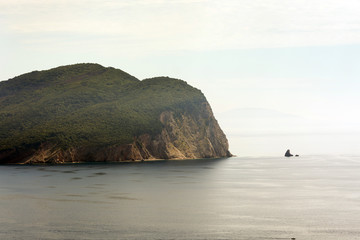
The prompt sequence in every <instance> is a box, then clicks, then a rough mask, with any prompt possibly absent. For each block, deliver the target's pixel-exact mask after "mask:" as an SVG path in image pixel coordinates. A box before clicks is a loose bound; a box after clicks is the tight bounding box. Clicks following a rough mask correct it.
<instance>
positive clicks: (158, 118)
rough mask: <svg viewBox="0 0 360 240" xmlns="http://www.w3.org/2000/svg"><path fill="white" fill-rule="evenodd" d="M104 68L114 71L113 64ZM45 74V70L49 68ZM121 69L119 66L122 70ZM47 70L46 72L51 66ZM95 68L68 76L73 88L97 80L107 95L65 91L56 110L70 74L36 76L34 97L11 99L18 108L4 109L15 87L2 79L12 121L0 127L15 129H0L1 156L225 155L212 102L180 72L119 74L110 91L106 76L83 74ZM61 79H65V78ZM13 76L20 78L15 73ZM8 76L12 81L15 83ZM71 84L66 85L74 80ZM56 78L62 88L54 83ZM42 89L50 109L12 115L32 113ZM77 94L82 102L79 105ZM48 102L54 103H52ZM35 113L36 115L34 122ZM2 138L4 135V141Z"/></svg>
mask: <svg viewBox="0 0 360 240" xmlns="http://www.w3.org/2000/svg"><path fill="white" fill-rule="evenodd" d="M77 67H78V66H77ZM87 67H88V68H89V66H87ZM90 67H91V66H90ZM81 69H82V68H81ZM82 70H83V69H82ZM100 70H101V71H100ZM100 70H99V67H98V66H96V74H97V73H98V72H101V73H105V74H106V72H107V71H108V70H107V69H105V68H102V67H100ZM110 70H111V71H112V72H114V70H113V69H110ZM72 71H74V70H72ZM77 71H79V70H78V69H77ZM118 71H119V70H118ZM50 73H52V72H50ZM36 74H37V75H39V74H40V76H41V73H38V72H36ZM46 74H48V75H49V71H47V72H46ZM116 74H118V73H116ZM121 74H122V75H124V74H125V73H124V72H121ZM50 75H51V76H52V75H53V73H52V74H50ZM78 75H79V74H78ZM93 75H95V74H93V73H91V72H90V73H88V72H87V73H86V74H82V75H80V76H82V77H79V76H78V77H76V78H70V79H72V81H75V82H76V81H79V80H80V85H81V87H80V88H79V91H81V90H82V92H81V94H83V95H85V93H86V91H89V92H92V93H93V90H92V89H90V90H88V89H87V88H84V87H82V86H88V85H90V84H94V82H96V83H97V85H96V88H97V89H96V90H97V91H100V92H101V91H105V92H106V93H107V94H113V97H111V98H110V97H108V98H107V99H105V100H103V99H100V100H97V102H90V101H93V99H99V97H98V96H97V95H95V96H92V97H91V98H81V99H80V98H76V97H74V96H71V97H73V99H72V100H71V101H69V103H68V104H69V105H68V106H66V107H67V108H68V109H70V110H68V109H66V108H65V107H64V110H62V112H59V114H58V115H57V112H56V111H58V108H59V106H58V101H59V98H60V99H61V94H62V93H63V92H65V91H64V90H68V91H69V88H68V83H67V82H68V80H67V79H69V76H66V78H65V77H62V76H63V75H61V74H60V76H61V77H57V78H56V81H62V82H60V84H58V85H55V86H53V85H54V84H53V83H52V82H49V81H48V82H46V87H44V85H45V84H43V82H42V81H37V84H38V85H41V91H39V93H40V97H39V96H38V95H36V101H35V103H33V102H29V100H31V99H33V97H32V96H31V95H30V97H28V99H25V100H24V101H23V102H20V101H18V100H16V101H15V105H16V106H17V107H18V108H19V109H20V110H19V111H18V112H16V111H13V110H8V111H6V110H7V108H6V107H8V109H10V108H11V107H13V106H14V104H13V103H12V102H11V100H12V99H11V98H13V99H15V97H16V90H14V89H16V87H14V86H11V88H10V87H9V86H7V85H6V84H5V88H3V89H0V93H1V90H3V91H2V92H3V95H5V96H0V105H1V104H3V105H4V106H5V108H4V109H5V110H4V111H3V112H1V111H0V115H1V116H6V117H7V118H8V119H5V120H6V121H5V122H7V123H9V127H12V128H11V129H10V130H11V131H10V130H8V129H6V125H5V124H3V125H1V124H0V130H1V129H3V130H8V132H9V133H10V132H12V133H14V134H13V135H12V136H11V135H8V134H6V133H1V134H2V135H1V136H0V137H2V139H0V163H20V164H37V163H56V164H58V163H76V162H92V161H95V162H117V161H142V160H155V159H198V158H219V157H229V156H231V154H230V152H229V151H228V141H227V139H226V136H225V134H224V133H223V131H222V130H221V128H220V127H219V124H218V123H217V121H216V119H215V117H214V115H213V113H212V110H211V107H210V105H209V104H208V102H207V101H206V99H205V97H204V96H203V94H202V93H201V92H200V91H199V90H197V89H195V88H192V87H191V86H189V85H187V84H186V83H184V82H183V81H181V80H174V79H168V78H160V79H159V78H158V79H154V80H153V79H150V80H145V81H137V80H136V79H135V80H134V78H133V77H129V76H128V75H125V78H126V80H127V81H126V84H125V83H124V81H122V82H121V84H117V86H118V88H116V91H117V92H111V91H114V90H113V89H114V88H107V87H108V86H107V85H109V83H107V82H105V83H106V89H105V88H103V85H104V84H103V83H102V84H101V85H99V84H98V81H93V82H92V81H89V80H88V78H89V77H88V76H93ZM31 76H32V75H31ZM84 76H85V77H84ZM96 76H97V75H96ZM115 76H118V75H115ZM21 77H23V76H20V79H21ZM32 77H33V76H32ZM105 77H107V78H109V77H108V76H105ZM84 78H85V79H86V81H84ZM97 78H99V76H97ZM123 78H124V76H123ZM59 79H60V80H59ZM62 79H65V80H66V81H65V84H64V82H63V80H62ZM74 79H75V80H74ZM128 79H130V80H128ZM16 80H17V81H20V80H19V79H18V78H17V79H16ZM120 80H121V79H120ZM120 80H119V79H118V80H117V81H120ZM14 82H15V81H12V82H10V83H11V84H14ZM20 83H21V82H20ZM71 84H72V85H71V87H72V88H71V89H70V90H71V91H72V89H73V86H74V82H72V83H71ZM9 85H10V84H9ZM59 86H60V87H61V88H64V89H61V90H57V91H54V90H53V89H54V88H59ZM64 86H65V87H64ZM119 86H120V87H119ZM124 86H125V87H124ZM0 87H1V86H0ZM34 88H35V91H36V90H37V89H36V86H35V87H34V85H31V91H34ZM122 88H123V90H121V89H122ZM4 89H5V90H6V91H7V92H10V91H12V92H11V93H12V94H8V95H10V97H8V96H7V95H6V91H5V90H4ZM48 89H50V90H48ZM119 89H120V90H119ZM24 91H25V93H27V92H26V89H25V90H24V88H22V89H21V93H24ZM48 91H49V92H51V93H52V94H54V93H55V96H53V95H51V98H50V99H49V100H48V98H49V97H48V96H49V95H48V94H47V92H48ZM129 92H131V93H133V94H129ZM41 94H42V95H41ZM23 95H24V94H23ZM25 96H26V94H25ZM44 96H45V97H46V98H47V99H46V100H47V102H46V103H47V104H46V106H45V108H47V109H48V112H45V113H43V112H41V114H42V115H43V118H39V117H38V116H37V115H36V116H35V117H34V119H35V120H36V121H33V122H35V123H36V124H35V123H33V122H31V121H29V122H28V124H27V125H26V124H25V123H23V122H21V121H23V120H19V119H17V118H16V116H17V115H19V116H20V117H21V116H24V115H29V116H33V115H34V113H33V111H34V109H36V108H37V107H40V106H43V105H40V104H43V102H44V99H43V98H44ZM67 96H68V95H67ZM53 98H54V99H56V101H55V100H53ZM63 101H64V100H63ZM9 102H10V103H9ZM79 102H80V103H81V104H83V105H79ZM89 102H90V103H89ZM4 103H5V104H4ZM21 104H24V105H25V106H22V105H21ZM51 104H53V106H56V107H57V108H56V109H54V108H53V107H52V105H51ZM28 105H30V106H28ZM49 105H50V106H51V107H49ZM19 106H20V107H19ZM104 109H105V110H106V111H105V110H104ZM90 110H91V111H90ZM90 113H91V114H90ZM74 116H76V117H74ZM54 119H55V120H56V121H55V120H54ZM11 120H13V122H11ZM27 120H29V119H27ZM30 120H31V119H30ZM39 121H42V122H40V123H39ZM10 122H11V123H10ZM124 123H125V124H124ZM11 124H13V125H11ZM31 124H32V125H31ZM44 126H45V127H44ZM54 128H57V130H54ZM79 128H80V130H81V131H79ZM39 129H40V130H41V131H40V130H39ZM49 129H50V130H49ZM60 129H61V131H60ZM99 129H100V130H101V129H104V130H103V131H100V130H99ZM77 131H79V132H77ZM16 134H18V135H16ZM16 136H19V137H16ZM19 138H20V140H21V141H20V140H19ZM74 139H75V140H74ZM1 143H3V145H2V146H1ZM1 147H2V149H1Z"/></svg>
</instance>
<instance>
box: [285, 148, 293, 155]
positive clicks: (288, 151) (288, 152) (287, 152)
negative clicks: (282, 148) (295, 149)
mask: <svg viewBox="0 0 360 240" xmlns="http://www.w3.org/2000/svg"><path fill="white" fill-rule="evenodd" d="M292 156H293V155H292V154H291V153H290V149H288V150H287V151H286V153H285V157H292Z"/></svg>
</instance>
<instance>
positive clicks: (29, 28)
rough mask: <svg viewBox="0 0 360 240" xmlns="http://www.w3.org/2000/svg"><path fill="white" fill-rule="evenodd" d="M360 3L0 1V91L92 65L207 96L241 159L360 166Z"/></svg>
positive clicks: (296, 0) (322, 0) (275, 0)
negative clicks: (329, 157)
mask: <svg viewBox="0 0 360 240" xmlns="http://www.w3.org/2000/svg"><path fill="white" fill-rule="evenodd" d="M359 12H360V2H359V1H358V0H345V1H339V0H336V1H335V0H291V1H289V0H224V1H215V0H167V1H165V0H121V1H120V0H87V1H85V0H71V1H70V0H56V1H52V0H0V52H1V54H0V79H1V80H7V79H9V78H12V77H15V76H17V75H20V74H23V73H26V72H30V71H33V70H45V69H49V68H53V67H57V66H60V65H68V64H74V63H83V62H93V63H99V64H101V65H103V66H112V67H115V68H119V69H122V70H124V71H126V72H128V73H130V74H131V75H134V76H135V77H137V78H139V79H144V78H148V77H155V76H169V77H175V78H179V79H183V80H185V81H187V82H188V83H189V84H190V85H192V86H195V87H197V88H199V89H201V90H202V92H203V93H204V94H205V96H206V97H207V99H208V101H209V102H210V104H211V106H212V108H213V111H214V113H215V117H216V118H217V119H218V121H219V123H220V126H221V127H222V128H223V130H224V131H225V133H226V134H227V136H228V139H229V142H230V150H231V151H232V152H233V153H235V154H237V155H239V156H245V155H246V156H268V155H274V156H276V155H283V154H284V153H285V150H286V149H287V148H291V149H292V150H294V151H297V153H299V154H304V155H306V154H360V143H359V142H360V141H358V139H359V137H360V113H359V110H358V107H359V103H360V94H358V92H359V90H360V78H359V77H360V14H359Z"/></svg>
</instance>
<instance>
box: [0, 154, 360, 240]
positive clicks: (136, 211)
mask: <svg viewBox="0 0 360 240" xmlns="http://www.w3.org/2000/svg"><path fill="white" fill-rule="evenodd" d="M359 170H360V158H359V157H356V156H352V157H345V156H336V157H334V156H332V157H330V156H308V157H300V158H281V157H280V158H229V159H217V160H214V159H209V160H189V161H159V162H142V163H132V164H130V163H124V164H77V165H63V166H0V204H1V208H0V226H1V231H0V239H74V238H76V239H290V238H292V237H296V239H297V240H298V239H316V240H319V239H327V240H329V239H356V238H357V237H358V236H359V235H360V230H359V227H358V226H360V174H359Z"/></svg>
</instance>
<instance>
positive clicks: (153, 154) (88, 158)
mask: <svg viewBox="0 0 360 240" xmlns="http://www.w3.org/2000/svg"><path fill="white" fill-rule="evenodd" d="M202 110H203V111H201V112H198V113H196V114H194V115H190V114H174V112H163V113H161V115H160V116H159V120H160V121H161V123H162V124H163V129H162V130H161V133H160V134H158V135H155V136H151V135H149V134H142V135H140V136H139V137H136V138H134V141H133V142H132V143H130V144H123V145H114V146H109V147H103V148H93V147H91V148H89V147H78V148H75V147H71V148H68V149H66V150H63V149H60V148H58V147H57V146H56V145H51V144H42V145H41V146H40V147H39V148H37V149H31V150H30V152H28V153H25V152H24V153H22V155H23V156H21V157H19V159H16V162H18V163H22V164H38V163H53V164H54V163H77V162H121V161H143V160H155V159H199V158H219V157H230V156H231V153H230V152H229V151H228V141H227V139H226V136H225V134H224V133H223V131H222V130H221V128H220V126H219V124H218V123H217V121H216V119H215V118H214V116H213V114H212V111H211V108H210V106H209V104H207V103H204V104H203V108H202ZM14 155H15V154H14V152H12V153H10V154H9V155H8V156H7V157H8V158H11V157H12V156H14ZM3 157H5V156H3Z"/></svg>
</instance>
